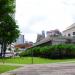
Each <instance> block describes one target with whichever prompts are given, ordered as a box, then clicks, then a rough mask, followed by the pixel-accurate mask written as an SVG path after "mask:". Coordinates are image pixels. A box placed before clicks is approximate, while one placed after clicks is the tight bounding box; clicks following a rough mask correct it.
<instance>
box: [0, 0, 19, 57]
mask: <svg viewBox="0 0 75 75" xmlns="http://www.w3.org/2000/svg"><path fill="white" fill-rule="evenodd" d="M14 9H15V0H0V44H1V46H2V47H1V55H3V56H5V52H6V48H7V45H9V44H11V43H12V42H14V41H15V40H16V38H18V36H19V30H18V25H16V22H15V19H14V11H15V10H14Z"/></svg>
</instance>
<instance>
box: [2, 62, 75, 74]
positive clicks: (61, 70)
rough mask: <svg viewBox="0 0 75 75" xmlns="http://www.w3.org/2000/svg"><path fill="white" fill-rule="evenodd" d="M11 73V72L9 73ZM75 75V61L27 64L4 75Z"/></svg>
mask: <svg viewBox="0 0 75 75" xmlns="http://www.w3.org/2000/svg"><path fill="white" fill-rule="evenodd" d="M9 73H10V74H9ZM13 74H14V75H75V63H59V64H57V63H56V64H36V65H32V64H31V65H25V66H24V67H21V68H19V69H16V70H13V71H9V72H8V74H2V75H13Z"/></svg>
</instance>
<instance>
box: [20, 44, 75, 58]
mask: <svg viewBox="0 0 75 75" xmlns="http://www.w3.org/2000/svg"><path fill="white" fill-rule="evenodd" d="M32 52H33V56H36V57H44V58H54V59H57V58H58V59H61V58H73V57H75V45H73V44H63V45H62V44H60V45H52V46H44V47H34V48H31V49H28V50H26V51H24V52H22V53H21V54H20V56H31V54H32Z"/></svg>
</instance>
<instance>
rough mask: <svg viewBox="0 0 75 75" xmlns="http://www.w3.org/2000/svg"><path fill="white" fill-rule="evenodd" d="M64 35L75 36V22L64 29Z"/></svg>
mask: <svg viewBox="0 0 75 75" xmlns="http://www.w3.org/2000/svg"><path fill="white" fill-rule="evenodd" d="M63 36H68V37H75V23H74V24H72V25H71V26H69V27H68V28H67V29H66V30H64V31H63Z"/></svg>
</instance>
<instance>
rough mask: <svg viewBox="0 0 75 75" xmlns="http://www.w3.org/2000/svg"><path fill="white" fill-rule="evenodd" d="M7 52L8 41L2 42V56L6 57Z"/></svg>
mask: <svg viewBox="0 0 75 75" xmlns="http://www.w3.org/2000/svg"><path fill="white" fill-rule="evenodd" d="M5 54H6V43H3V44H2V56H3V57H5Z"/></svg>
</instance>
